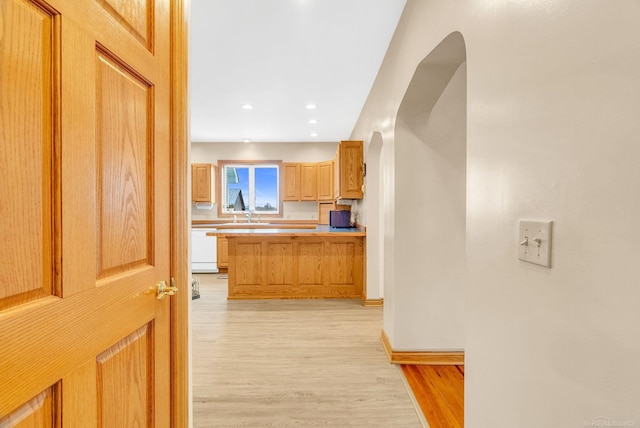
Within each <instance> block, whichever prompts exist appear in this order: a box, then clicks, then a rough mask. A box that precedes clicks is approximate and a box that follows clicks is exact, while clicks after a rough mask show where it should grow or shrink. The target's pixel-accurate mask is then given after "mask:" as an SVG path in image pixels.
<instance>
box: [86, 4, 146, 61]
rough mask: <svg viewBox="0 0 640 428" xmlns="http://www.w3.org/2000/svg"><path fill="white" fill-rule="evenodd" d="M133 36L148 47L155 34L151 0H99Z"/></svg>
mask: <svg viewBox="0 0 640 428" xmlns="http://www.w3.org/2000/svg"><path fill="white" fill-rule="evenodd" d="M98 1H99V2H100V3H101V4H102V6H103V7H104V8H105V10H106V11H107V12H109V13H110V14H111V15H112V16H113V17H114V18H115V19H116V20H117V21H118V22H119V23H120V24H121V25H122V26H123V27H124V28H125V29H126V30H127V31H128V32H129V33H130V34H131V35H132V36H133V37H135V38H136V39H138V41H140V43H142V44H143V45H144V46H145V47H147V48H148V49H150V48H151V41H152V34H153V32H152V31H153V25H152V22H153V14H152V11H153V9H152V7H151V1H146V0H98Z"/></svg>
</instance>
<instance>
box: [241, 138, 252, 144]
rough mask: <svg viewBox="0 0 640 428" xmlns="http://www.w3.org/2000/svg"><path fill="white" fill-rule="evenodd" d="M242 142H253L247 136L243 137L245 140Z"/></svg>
mask: <svg viewBox="0 0 640 428" xmlns="http://www.w3.org/2000/svg"><path fill="white" fill-rule="evenodd" d="M242 142H243V143H250V142H251V140H250V139H249V138H245V139H243V140H242Z"/></svg>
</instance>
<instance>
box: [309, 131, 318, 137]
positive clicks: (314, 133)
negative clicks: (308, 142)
mask: <svg viewBox="0 0 640 428" xmlns="http://www.w3.org/2000/svg"><path fill="white" fill-rule="evenodd" d="M310 135H311V136H312V137H317V136H318V133H317V132H312V133H311V134H310Z"/></svg>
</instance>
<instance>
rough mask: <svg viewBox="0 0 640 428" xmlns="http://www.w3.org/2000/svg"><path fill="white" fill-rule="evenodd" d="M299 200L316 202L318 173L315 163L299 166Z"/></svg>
mask: <svg viewBox="0 0 640 428" xmlns="http://www.w3.org/2000/svg"><path fill="white" fill-rule="evenodd" d="M300 200H301V201H317V200H318V173H317V168H316V164H315V163H303V164H300Z"/></svg>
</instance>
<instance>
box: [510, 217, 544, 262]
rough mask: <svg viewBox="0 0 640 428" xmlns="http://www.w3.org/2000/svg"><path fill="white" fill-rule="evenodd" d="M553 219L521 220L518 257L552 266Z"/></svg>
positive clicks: (525, 260) (524, 260)
mask: <svg viewBox="0 0 640 428" xmlns="http://www.w3.org/2000/svg"><path fill="white" fill-rule="evenodd" d="M552 224H553V222H552V221H524V220H520V223H519V227H518V259H520V260H522V261H523V262H529V263H533V264H536V265H540V266H546V267H551V225H552Z"/></svg>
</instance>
